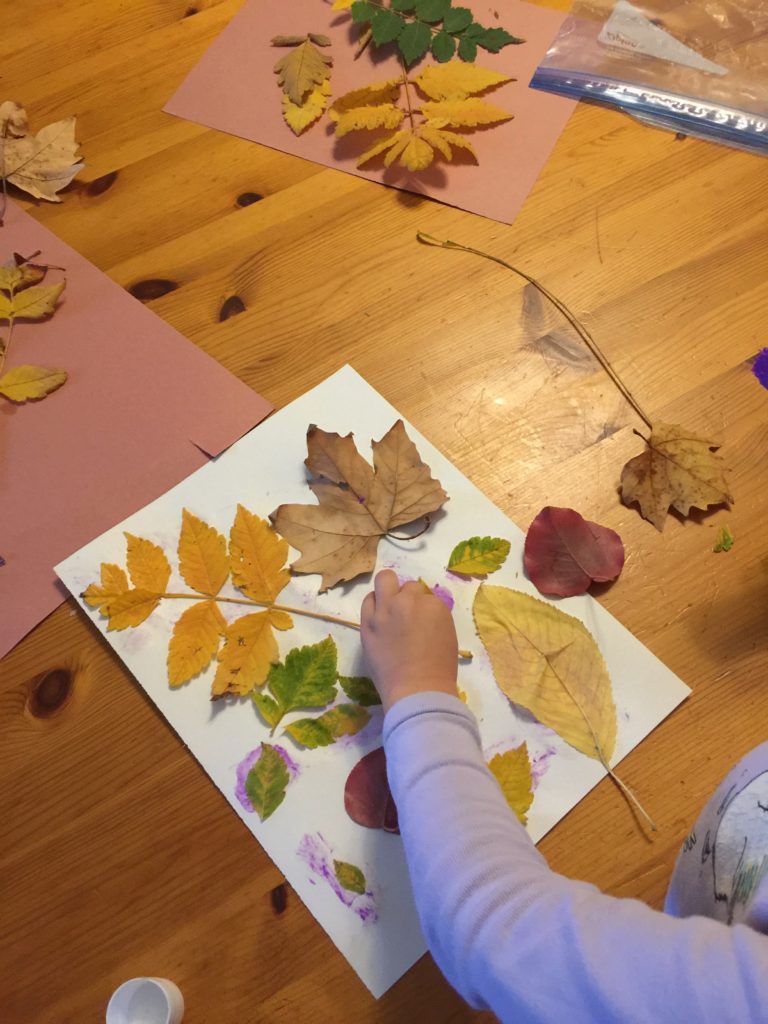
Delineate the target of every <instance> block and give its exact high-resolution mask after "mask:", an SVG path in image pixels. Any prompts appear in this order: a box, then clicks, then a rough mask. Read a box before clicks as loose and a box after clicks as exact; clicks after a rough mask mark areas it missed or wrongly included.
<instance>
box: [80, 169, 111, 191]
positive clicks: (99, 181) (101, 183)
mask: <svg viewBox="0 0 768 1024" xmlns="http://www.w3.org/2000/svg"><path fill="white" fill-rule="evenodd" d="M117 173H118V172H117V171H110V172H109V174H102V176H101V177H100V178H94V179H93V181H90V182H89V183H88V184H87V185H86V186H85V194H86V195H89V196H103V195H104V193H105V192H106V191H107V189H108V188H112V186H113V185H114V184H115V182H116V181H117Z"/></svg>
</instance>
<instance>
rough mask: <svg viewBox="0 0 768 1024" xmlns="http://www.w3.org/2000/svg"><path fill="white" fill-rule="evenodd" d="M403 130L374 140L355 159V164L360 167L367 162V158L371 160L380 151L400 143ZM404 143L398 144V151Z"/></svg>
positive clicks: (403, 133) (402, 137) (384, 151)
mask: <svg viewBox="0 0 768 1024" xmlns="http://www.w3.org/2000/svg"><path fill="white" fill-rule="evenodd" d="M405 134H406V133H405V132H395V134H394V135H388V136H386V138H383V139H379V141H378V142H374V144H373V145H372V146H369V148H368V149H366V150H365V151H364V152H363V153H362V154H361V155H360V156H359V157H358V159H357V166H358V167H362V166H363V164H367V163H368V161H369V160H373V158H374V157H376V156H379V155H380V154H381V153H386V152H387V150H388V149H391V148H392V147H393V146H395V145H397V144H399V143H400V141H401V140H403V139H404V136H405ZM404 145H405V141H403V145H402V146H400V148H399V149H398V152H400V151H401V150H402V148H403V146H404Z"/></svg>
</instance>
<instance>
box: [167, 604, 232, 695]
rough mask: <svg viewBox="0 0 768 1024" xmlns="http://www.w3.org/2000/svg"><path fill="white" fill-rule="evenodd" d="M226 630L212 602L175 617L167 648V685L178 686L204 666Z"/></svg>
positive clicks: (194, 606)
mask: <svg viewBox="0 0 768 1024" xmlns="http://www.w3.org/2000/svg"><path fill="white" fill-rule="evenodd" d="M226 628H227V623H226V621H225V620H224V617H223V615H222V614H221V612H220V611H219V609H218V607H217V605H216V602H215V601H200V602H199V603H197V604H193V605H192V607H191V608H187V609H186V611H185V612H183V613H182V614H181V615H180V616H179V618H178V620H177V622H176V624H175V625H174V627H173V633H172V634H171V640H170V643H169V645H168V682H169V683H170V684H171V686H181V684H182V683H186V682H188V681H189V680H190V679H191V678H192V677H193V676H196V675H197V674H198V672H202V671H203V669H204V668H207V667H208V665H209V664H210V663H211V660H212V659H213V657H214V655H215V654H216V653H217V651H218V649H219V641H220V639H221V637H222V636H223V635H224V634H225V632H226Z"/></svg>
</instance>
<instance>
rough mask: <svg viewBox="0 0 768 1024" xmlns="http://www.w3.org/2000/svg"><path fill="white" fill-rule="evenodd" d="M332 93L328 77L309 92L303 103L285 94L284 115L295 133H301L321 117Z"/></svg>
mask: <svg viewBox="0 0 768 1024" xmlns="http://www.w3.org/2000/svg"><path fill="white" fill-rule="evenodd" d="M330 94H331V83H330V81H329V80H328V79H327V78H326V79H325V81H324V82H321V83H320V85H316V86H315V87H314V89H311V90H310V91H309V92H308V93H307V95H306V98H305V99H304V102H303V103H302V104H301V105H297V104H296V103H294V102H293V101H292V100H291V99H290V98H289V97H288V96H283V117H284V119H285V123H286V124H287V125H288V127H289V128H290V129H291V131H292V132H293V134H294V135H301V133H302V132H303V131H305V129H307V128H308V127H309V126H310V125H311V124H312V123H313V122H314V121H316V120H317V119H318V117H320V115H321V114H322V112H323V111H324V110H325V104H326V100H327V98H328V96H330Z"/></svg>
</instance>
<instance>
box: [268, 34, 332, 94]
mask: <svg viewBox="0 0 768 1024" xmlns="http://www.w3.org/2000/svg"><path fill="white" fill-rule="evenodd" d="M332 64H333V60H332V58H331V57H330V56H329V55H328V54H327V53H323V52H322V51H321V50H319V49H318V48H317V46H315V44H314V43H313V42H312V40H311V39H310V38H309V36H307V38H306V39H305V40H304V42H303V43H301V44H300V45H299V46H295V47H293V49H292V50H291V51H290V53H286V55H285V56H284V57H281V58H280V60H279V61H278V62H277V63H276V64H275V67H274V71H275V74H276V75H277V81H278V84H279V85H281V86H282V89H283V92H284V93H285V95H286V96H287V97H288V99H289V100H290V101H291V103H295V104H296V106H299V107H300V106H301V104H302V103H303V102H304V99H305V97H306V95H307V93H308V92H310V91H311V90H312V89H314V87H315V86H317V85H320V84H321V83H322V82H323V81H324V80H325V79H326V78H328V76H329V74H330V71H329V68H330V66H331V65H332Z"/></svg>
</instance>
